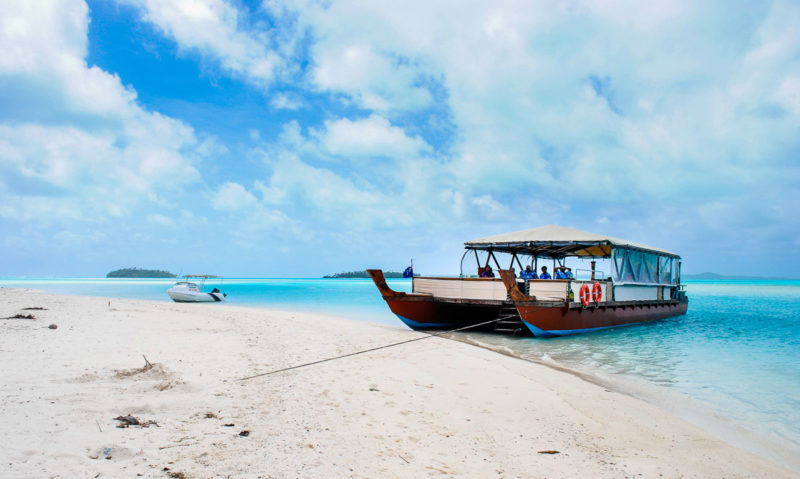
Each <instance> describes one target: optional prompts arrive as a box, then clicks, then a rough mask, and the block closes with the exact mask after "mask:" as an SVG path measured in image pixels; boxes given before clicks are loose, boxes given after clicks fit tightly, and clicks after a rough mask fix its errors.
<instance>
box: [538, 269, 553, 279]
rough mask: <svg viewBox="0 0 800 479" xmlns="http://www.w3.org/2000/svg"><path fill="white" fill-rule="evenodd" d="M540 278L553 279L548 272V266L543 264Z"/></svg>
mask: <svg viewBox="0 0 800 479" xmlns="http://www.w3.org/2000/svg"><path fill="white" fill-rule="evenodd" d="M539 279H553V278H552V277H551V276H550V273H548V272H547V266H542V274H540V275H539Z"/></svg>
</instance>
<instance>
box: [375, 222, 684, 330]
mask: <svg viewBox="0 0 800 479" xmlns="http://www.w3.org/2000/svg"><path fill="white" fill-rule="evenodd" d="M464 247H465V250H466V251H465V252H464V256H462V271H461V275H460V276H459V277H414V278H413V280H412V292H411V293H404V292H398V291H395V290H393V289H391V288H390V287H389V286H388V285H387V283H386V280H385V279H384V277H383V273H382V272H381V271H380V270H369V274H370V276H371V277H372V279H373V281H374V282H375V285H376V286H377V287H378V289H379V291H380V292H381V295H382V296H383V299H384V300H385V301H386V303H387V304H388V305H389V308H390V309H391V310H392V312H393V313H395V314H396V315H397V316H398V317H399V318H400V319H401V320H402V321H403V322H404V323H405V324H406V325H408V326H409V327H410V328H412V329H417V330H426V329H447V330H451V329H458V328H469V329H471V330H482V331H493V332H500V333H511V332H513V333H520V332H523V331H527V332H529V333H530V334H533V335H535V336H545V337H546V336H561V335H566V334H576V333H583V332H589V331H596V330H599V329H605V328H610V327H615V326H622V325H627V324H635V323H643V322H648V321H655V320H658V319H663V318H668V317H672V316H677V315H681V314H685V313H686V311H687V308H688V299H687V297H686V293H685V291H684V290H683V286H682V285H681V284H680V266H681V262H680V256H679V255H677V254H675V253H672V252H670V251H666V250H663V249H660V248H654V247H651V246H646V245H642V244H638V243H634V242H631V241H626V240H621V239H618V238H614V237H610V236H605V235H598V234H594V233H588V232H585V231H579V230H575V229H572V228H565V227H561V226H556V225H549V226H543V227H539V228H533V229H529V230H524V231H517V232H513V233H507V234H503V235H497V236H490V237H486V238H481V239H478V240H474V241H469V242H467V243H465V244H464ZM479 252H480V253H481V254H483V255H485V261H481V260H480V259H479ZM469 253H473V254H474V256H475V259H476V262H477V266H478V274H479V275H480V274H482V273H483V272H484V271H485V270H486V268H487V267H488V266H490V264H489V263H490V262H494V264H495V266H496V267H497V270H498V271H499V272H500V275H501V277H502V279H495V278H468V277H465V276H464V274H463V261H464V258H465V257H466V256H467V255H468V254H469ZM501 255H505V256H507V257H508V258H510V262H509V266H508V267H506V268H501V266H500V262H499V261H498V259H497V257H498V256H501ZM526 258H529V260H530V264H529V266H531V265H532V266H533V267H534V270H536V268H537V267H538V265H539V264H540V262H542V263H544V262H548V263H549V262H550V261H552V264H553V270H556V269H557V268H562V267H564V268H565V267H566V260H567V259H568V258H569V259H570V260H576V261H583V262H585V261H590V269H580V268H576V271H577V272H578V273H579V274H578V278H575V277H574V275H572V274H571V271H570V274H569V276H570V277H566V278H564V279H520V278H516V277H515V275H514V273H513V269H512V268H513V266H514V264H516V265H517V266H519V268H520V270H523V269H524V268H523V262H522V259H526ZM598 261H600V262H604V263H605V264H606V265H607V267H608V268H610V271H611V274H610V275H606V274H605V273H604V272H603V271H600V270H598V269H597V268H596V265H597V262H598ZM526 263H527V261H526ZM562 272H563V273H565V274H566V271H565V270H562ZM562 276H564V274H562ZM473 328H474V329H473Z"/></svg>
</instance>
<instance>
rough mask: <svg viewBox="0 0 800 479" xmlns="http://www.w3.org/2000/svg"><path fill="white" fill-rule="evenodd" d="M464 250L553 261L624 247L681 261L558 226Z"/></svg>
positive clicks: (658, 251)
mask: <svg viewBox="0 0 800 479" xmlns="http://www.w3.org/2000/svg"><path fill="white" fill-rule="evenodd" d="M464 247H465V248H467V249H476V250H492V251H499V252H504V253H522V254H529V255H532V256H547V257H551V258H563V257H565V256H580V257H595V258H610V257H611V256H612V253H611V252H612V250H613V249H617V248H624V249H629V250H637V251H641V252H645V253H652V254H656V255H658V256H669V257H672V258H680V256H679V255H678V254H676V253H673V252H671V251H667V250H664V249H661V248H654V247H652V246H647V245H643V244H640V243H634V242H633V241H627V240H623V239H619V238H614V237H612V236H606V235H599V234H596V233H589V232H586V231H580V230H576V229H573V228H567V227H564V226H558V225H547V226H540V227H538V228H532V229H529V230H522V231H515V232H513V233H505V234H500V235H494V236H487V237H485V238H479V239H476V240H472V241H467V242H466V243H464Z"/></svg>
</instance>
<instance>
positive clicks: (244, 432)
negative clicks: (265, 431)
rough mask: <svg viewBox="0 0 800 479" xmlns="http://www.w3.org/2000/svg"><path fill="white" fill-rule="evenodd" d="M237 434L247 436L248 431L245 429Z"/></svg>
mask: <svg viewBox="0 0 800 479" xmlns="http://www.w3.org/2000/svg"><path fill="white" fill-rule="evenodd" d="M239 435H240V436H242V437H247V436H249V435H250V431H248V430H247V429H245V430H244V431H242V432H240V433H239Z"/></svg>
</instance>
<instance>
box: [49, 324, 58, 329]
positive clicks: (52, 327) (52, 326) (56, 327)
mask: <svg viewBox="0 0 800 479" xmlns="http://www.w3.org/2000/svg"><path fill="white" fill-rule="evenodd" d="M48 328H50V329H58V325H57V324H56V323H53V324H51V325H50V326H48Z"/></svg>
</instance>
